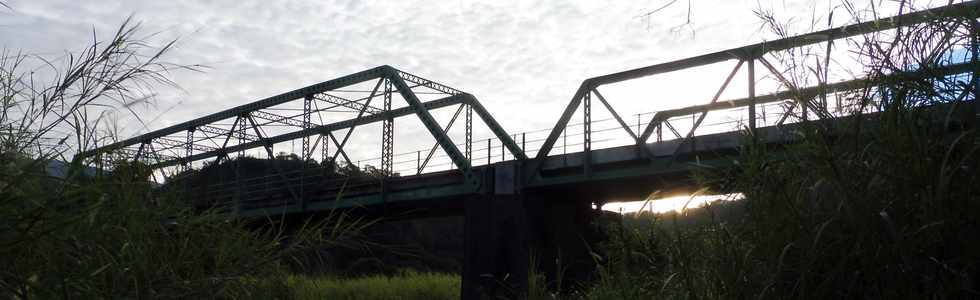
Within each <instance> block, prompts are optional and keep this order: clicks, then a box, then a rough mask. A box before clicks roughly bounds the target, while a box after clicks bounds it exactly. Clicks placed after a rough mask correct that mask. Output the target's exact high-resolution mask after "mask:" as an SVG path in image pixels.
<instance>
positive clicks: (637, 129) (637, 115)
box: [636, 114, 643, 133]
mask: <svg viewBox="0 0 980 300" xmlns="http://www.w3.org/2000/svg"><path fill="white" fill-rule="evenodd" d="M642 122H643V121H641V120H640V114H636V133H640V130H643V129H641V128H640V123H642Z"/></svg>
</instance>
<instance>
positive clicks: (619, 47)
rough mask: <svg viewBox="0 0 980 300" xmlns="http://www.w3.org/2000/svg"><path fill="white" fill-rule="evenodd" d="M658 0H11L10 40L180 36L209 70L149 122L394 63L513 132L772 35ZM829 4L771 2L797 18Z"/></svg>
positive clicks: (16, 43)
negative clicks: (643, 76) (587, 96)
mask: <svg viewBox="0 0 980 300" xmlns="http://www.w3.org/2000/svg"><path fill="white" fill-rule="evenodd" d="M662 2H663V1H615V2H612V1H610V2H599V1H571V2H566V1H552V2H547V3H539V2H531V1H500V0H490V1H462V0H461V1H453V2H444V1H434V2H426V1H355V0H350V1H312V0H310V1H287V2H268V1H257V0H226V1H213V2H204V1H188V0H179V1H125V0H116V1H75V0H45V1H10V2H9V3H8V4H10V5H11V6H12V7H13V8H14V11H13V12H9V11H8V12H3V13H2V15H0V43H2V44H3V45H4V46H5V47H7V48H12V49H24V50H25V51H30V52H40V53H59V52H60V51H62V50H63V49H73V48H77V47H78V46H80V45H84V44H85V43H86V42H87V41H89V39H90V38H91V36H90V34H91V29H92V28H93V27H94V29H95V30H97V31H98V32H100V33H101V34H102V35H103V36H105V35H108V34H110V32H111V31H112V30H114V29H115V27H116V26H118V25H119V23H120V22H121V21H122V20H123V19H124V18H125V17H126V16H127V15H129V14H135V16H136V18H137V19H139V20H142V21H143V22H144V24H145V26H146V29H147V30H146V32H147V33H152V32H160V36H161V37H162V38H164V39H165V38H172V37H180V38H181V42H180V44H179V47H178V48H177V49H176V50H175V51H174V52H173V53H171V56H170V59H171V60H173V61H175V62H179V63H203V64H206V65H209V66H211V67H212V69H210V70H208V71H207V72H206V73H186V72H182V73H176V74H174V80H175V81H176V82H177V83H179V84H180V85H181V86H182V87H183V88H184V91H172V90H162V91H160V92H161V97H160V102H159V105H158V106H157V107H156V108H154V109H150V110H149V111H147V112H146V115H155V114H160V113H161V112H162V111H166V113H165V114H164V115H161V116H159V117H152V118H145V119H147V120H149V119H156V121H155V123H153V124H150V127H151V129H156V128H162V127H165V126H167V125H172V124H175V123H178V122H181V121H185V120H189V119H192V118H196V117H200V116H203V115H205V114H208V113H212V112H216V111H218V110H221V109H224V108H229V107H233V106H236V105H241V104H244V103H247V102H249V101H253V100H257V99H261V98H264V97H267V96H270V95H274V94H278V93H281V92H284V91H288V90H292V89H295V88H298V87H301V86H304V85H308V84H312V83H315V82H320V81H324V80H328V79H331V78H334V77H338V76H342V75H345V74H348V73H352V72H356V71H360V70H364V69H367V68H371V67H374V66H377V65H382V64H390V65H393V66H395V67H397V68H400V69H402V70H404V71H407V72H410V73H414V74H418V75H421V76H424V77H426V78H429V79H432V80H435V81H439V82H442V83H445V84H448V85H450V86H453V87H455V88H458V89H460V90H464V91H467V92H470V93H473V94H475V95H476V96H477V97H478V98H479V99H480V100H481V101H482V102H483V104H484V105H485V106H486V107H487V108H488V109H489V110H490V111H491V112H492V113H493V114H494V116H495V117H496V118H497V120H498V121H499V122H500V123H501V124H502V125H503V126H504V127H505V128H506V129H507V130H509V131H510V132H512V133H516V132H520V131H523V130H532V129H539V128H550V127H551V126H553V124H554V122H555V121H556V120H557V119H558V116H559V115H560V114H561V111H562V109H564V107H565V104H566V103H567V101H568V100H569V98H570V96H571V95H572V93H574V91H575V89H576V88H577V87H578V85H579V83H580V82H581V81H582V80H583V79H586V78H588V77H592V76H597V75H602V74H605V73H610V72H615V71H620V70H625V69H630V68H636V67H641V66H645V65H650V64H654V63H660V62H666V61H668V60H672V59H678V58H683V57H688V56H693V55H697V54H702V53H707V52H711V51H717V50H722V49H726V48H731V47H736V46H741V45H747V44H751V43H755V42H759V41H762V40H763V39H765V38H767V37H768V36H766V35H765V34H762V33H760V32H759V31H758V28H759V21H758V20H757V19H756V18H755V17H754V16H753V12H752V10H753V9H754V8H755V7H756V6H757V1H755V0H738V1H728V0H716V1H694V2H693V5H694V6H693V7H692V11H691V18H692V20H693V24H691V26H690V27H688V28H687V29H685V30H680V31H679V32H674V30H673V29H674V28H675V27H676V26H677V25H680V24H683V23H684V22H685V20H686V18H687V14H688V11H687V7H686V4H684V3H681V2H683V1H681V2H678V4H677V5H675V6H673V7H670V8H668V9H666V10H664V11H662V12H658V13H657V14H655V15H652V16H650V17H648V18H637V16H638V15H641V14H642V13H643V12H645V11H649V10H651V9H653V8H656V7H659V6H660V5H662ZM827 3H828V1H824V0H821V1H814V0H786V1H782V0H780V1H762V5H763V7H767V8H768V7H772V8H773V9H775V10H777V11H779V12H780V13H782V14H785V16H787V17H796V18H797V19H801V20H809V18H810V15H811V13H812V8H813V7H816V9H817V10H818V15H819V14H821V13H823V12H825V11H826V7H828V4H827ZM770 38H771V37H770ZM672 85H673V86H674V87H675V88H677V89H678V90H684V89H692V88H696V86H694V85H693V83H683V84H672ZM610 98H612V97H610ZM644 99H645V98H637V99H610V100H611V101H612V102H614V105H621V106H623V107H625V108H626V109H625V111H621V113H622V114H623V115H631V114H634V113H638V112H641V111H645V110H650V109H651V108H650V107H645V105H647V103H646V102H644V101H646V100H644ZM617 101H619V102H618V103H617ZM699 101H702V100H699ZM678 105H682V104H678ZM128 128H138V127H136V126H128ZM417 134H424V133H417ZM364 147H366V148H364V149H374V148H372V147H375V146H364ZM365 151H375V150H365Z"/></svg>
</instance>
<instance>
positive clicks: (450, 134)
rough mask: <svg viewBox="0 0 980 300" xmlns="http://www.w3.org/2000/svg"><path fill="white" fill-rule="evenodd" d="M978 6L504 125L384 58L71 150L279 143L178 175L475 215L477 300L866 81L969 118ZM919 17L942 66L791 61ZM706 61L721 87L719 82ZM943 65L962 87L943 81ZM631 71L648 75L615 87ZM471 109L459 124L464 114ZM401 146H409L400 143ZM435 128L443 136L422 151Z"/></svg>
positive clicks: (650, 77) (601, 81) (201, 201)
mask: <svg viewBox="0 0 980 300" xmlns="http://www.w3.org/2000/svg"><path fill="white" fill-rule="evenodd" d="M978 11H980V2H977V1H971V2H964V3H960V4H954V5H950V6H945V7H940V8H935V9H930V10H923V11H918V12H914V13H910V14H905V15H900V16H896V17H891V18H887V19H880V20H875V21H870V22H864V23H859V24H853V25H849V26H845V27H839V28H832V29H827V30H822V31H817V32H813V33H809V34H805V35H801V36H796V37H790V38H783V39H778V40H773V41H769V42H764V43H759V44H754V45H749V46H744V47H739V48H733V49H728V50H724V51H719V52H714V53H709V54H704V55H699V56H694V57H690V58H685V59H681V60H677V61H673V62H667V63H661V64H655V65H650V66H646V67H641V68H636V69H632V70H626V71H622V72H617V73H612V74H608V75H603V76H598V77H593V78H589V79H586V80H585V81H583V82H582V84H581V85H580V86H579V88H578V89H577V90H576V91H575V93H574V95H573V96H572V98H571V101H569V103H568V105H567V106H566V107H565V109H564V111H563V112H562V114H561V116H560V118H559V119H558V121H557V122H556V123H555V125H554V127H553V128H551V129H543V130H531V131H526V132H521V133H517V134H511V133H508V132H507V131H506V130H504V129H503V128H502V127H501V126H500V124H498V122H497V121H496V120H495V119H494V117H493V115H492V114H491V113H490V112H489V111H487V109H485V108H484V107H483V105H481V104H480V101H478V100H477V98H476V97H475V96H473V95H471V94H468V93H466V92H463V91H460V90H458V89H455V88H452V87H449V86H447V85H444V84H440V83H437V82H435V81H432V80H429V79H426V78H423V77H420V76H417V75H413V74H410V73H407V72H404V71H401V70H398V69H396V68H394V67H391V66H380V67H377V68H373V69H370V70H366V71H362V72H359V73H355V74H351V75H347V76H343V77H340V78H336V79H333V80H328V81H324V82H321V83H318V84H314V85H310V86H307V87H303V88H300V89H296V90H293V91H289V92H286V93H283V94H279V95H276V96H272V97H269V98H265V99H262V100H259V101H255V102H251V103H248V104H244V105H241V106H238V107H234V108H230V109H227V110H224V111H220V112H217V113H213V114H210V115H207V116H204V117H201V118H197V119H194V120H190V121H187V122H183V123H180V124H177V125H173V126H170V127H167V128H163V129H160V130H156V131H153V132H150V133H147V134H143V135H140V136H136V137H133V138H130V139H127V140H123V141H119V142H116V143H113V144H109V145H105V146H103V147H100V148H98V149H94V150H91V151H87V152H83V153H79V154H78V155H76V160H78V161H81V162H82V163H85V164H89V165H96V166H100V167H101V168H104V169H111V167H112V166H111V164H112V163H113V162H117V161H121V160H122V161H139V162H142V163H144V164H146V165H149V166H151V167H152V168H154V169H155V170H158V171H157V173H158V174H162V175H165V176H167V177H169V178H168V180H167V181H168V182H170V180H176V179H179V178H181V177H184V178H187V177H193V175H194V174H198V172H201V170H203V169H208V168H214V167H215V166H221V165H234V166H237V165H239V164H240V163H244V161H245V159H243V158H242V157H245V156H253V157H254V156H258V157H265V158H268V159H269V160H267V161H271V162H272V163H269V164H267V165H263V166H262V167H261V168H260V169H262V170H261V172H260V173H259V174H254V173H253V174H248V172H247V170H239V168H238V167H234V169H235V171H234V172H231V173H229V172H225V173H222V172H216V173H214V174H212V175H208V176H198V177H208V178H203V179H198V180H197V182H198V183H197V184H193V185H189V186H187V187H184V188H177V190H178V191H182V192H183V194H182V195H183V197H184V198H186V199H187V200H188V201H191V202H193V203H194V204H195V205H197V206H199V207H207V208H213V207H218V208H219V209H224V210H225V211H227V212H229V213H231V214H233V215H235V216H242V217H270V216H294V215H316V214H317V213H319V212H323V211H330V210H333V209H337V208H363V209H365V210H367V211H374V212H380V213H381V214H382V215H384V216H391V215H392V214H401V216H405V217H410V218H411V217H420V216H425V215H446V214H449V215H464V216H465V217H466V218H465V220H466V229H465V234H466V235H467V242H466V246H465V249H466V258H465V260H466V261H465V262H464V270H463V281H464V282H463V295H464V297H465V298H475V297H476V296H474V295H477V294H478V292H477V291H476V289H477V288H476V287H477V286H481V285H486V284H489V283H486V282H483V281H482V280H483V279H480V278H483V275H484V274H496V275H495V276H497V275H499V276H501V277H500V278H504V279H503V280H512V281H514V282H516V284H517V285H518V286H519V285H520V282H521V280H524V279H526V278H523V279H522V277H521V276H525V275H526V274H527V269H526V263H527V261H528V259H527V258H528V257H527V256H528V255H529V254H528V253H529V250H528V249H530V248H536V249H539V250H540V249H544V250H541V251H539V252H538V253H537V255H539V256H541V257H539V258H542V257H543V259H539V260H540V261H554V260H553V259H551V260H549V257H552V258H553V257H556V255H559V254H558V253H557V252H556V251H557V250H555V249H562V250H561V251H562V253H561V255H562V257H563V259H567V260H568V261H573V260H576V259H577V260H582V261H586V262H589V261H591V258H590V256H589V254H588V252H586V250H581V249H580V248H582V247H581V245H580V244H581V235H579V234H580V233H582V232H584V231H586V230H587V229H585V227H584V226H585V225H583V224H587V223H588V222H589V220H590V218H591V217H590V216H592V215H591V214H590V213H589V211H591V209H592V208H591V204H593V203H596V204H599V205H601V203H603V202H604V201H621V200H629V199H641V198H642V197H645V196H647V194H649V193H650V192H651V191H653V190H662V191H685V190H691V189H694V188H696V187H695V186H694V184H693V183H692V182H691V180H690V179H689V178H690V176H689V175H690V173H691V171H692V170H695V169H698V168H706V167H707V168H726V167H730V166H732V164H733V160H732V158H731V156H732V155H734V154H737V152H738V149H739V147H741V146H742V145H743V141H744V140H745V138H746V137H745V136H746V135H745V132H749V133H750V136H752V137H753V138H756V139H758V140H757V141H761V142H764V143H769V144H773V145H780V144H786V143H792V142H794V141H796V140H797V139H799V135H797V134H794V133H793V131H794V130H795V129H796V128H797V126H800V124H802V123H803V122H804V121H807V120H808V119H813V120H814V121H815V122H837V121H839V120H840V119H841V118H849V117H848V116H849V115H851V113H852V112H854V110H855V109H863V110H866V112H867V113H868V114H866V115H873V114H874V113H876V111H875V109H876V108H875V107H873V106H872V107H864V106H862V107H860V108H856V107H851V106H848V105H847V104H846V102H847V101H843V102H842V101H840V99H843V98H845V97H850V96H854V92H855V91H865V92H867V91H873V95H861V96H863V97H871V98H874V97H887V96H888V93H889V90H888V89H887V88H886V89H881V88H876V87H878V86H879V84H880V83H883V82H892V83H894V82H915V83H917V84H930V85H933V86H935V87H936V88H937V90H940V89H949V90H950V92H937V94H936V95H931V96H930V97H939V98H944V99H945V98H948V99H945V100H946V101H947V102H950V103H952V102H971V103H974V105H961V106H962V107H961V108H966V109H968V110H971V111H972V115H975V114H976V112H977V111H980V109H978V108H977V107H976V103H977V101H975V99H977V94H978V91H980V89H978V88H977V87H980V80H978V79H980V76H977V75H978V74H980V63H978V56H980V55H978V52H980V50H978V42H977V39H978V38H977V36H978V34H977V32H976V28H978V27H980V25H978V24H977V21H976V19H977V16H978V15H980V14H978ZM924 24H933V25H935V24H946V25H948V26H957V28H959V29H958V30H965V31H967V32H968V33H969V34H968V36H970V37H971V38H967V39H963V40H961V41H959V42H961V43H962V45H955V46H951V47H950V48H949V51H950V55H944V56H942V57H941V58H940V59H937V61H936V62H935V63H934V66H932V67H931V68H919V67H918V66H914V67H911V68H909V70H905V71H895V72H890V73H887V74H875V77H874V78H842V79H840V80H829V79H828V77H827V75H826V73H827V72H829V71H826V70H825V71H823V72H824V74H822V76H821V75H818V76H821V77H822V79H823V80H819V81H818V83H817V84H807V81H806V80H800V79H799V77H797V76H795V75H796V74H795V73H793V66H791V65H787V64H786V63H785V62H786V59H785V58H786V57H793V56H794V55H801V54H806V53H808V52H806V51H807V49H812V48H818V49H820V50H819V51H820V52H821V53H825V54H826V57H825V58H822V59H826V63H825V65H830V64H829V62H830V58H829V57H830V54H831V50H832V49H833V48H835V47H836V46H834V45H840V44H846V41H848V40H849V39H860V38H861V37H865V36H868V35H879V34H884V35H887V34H889V32H894V31H897V30H902V29H904V28H912V27H915V26H918V25H924ZM842 40H844V41H845V42H844V43H841V41H842ZM835 43H836V44H835ZM824 51H826V52H824ZM838 51H840V50H838ZM843 52H846V51H843ZM956 53H959V54H962V55H959V56H957V55H953V54H956ZM803 57H807V56H806V55H803ZM956 57H959V58H956ZM856 65H857V66H858V67H860V65H861V64H860V62H857V63H856ZM760 67H761V68H760ZM757 69H761V70H757ZM692 70H693V71H694V72H695V73H694V74H695V75H694V76H693V77H688V78H687V79H684V80H686V81H684V80H681V81H669V80H668V81H667V83H666V84H667V89H669V88H670V87H671V86H672V85H678V84H681V83H692V84H691V85H689V86H695V87H696V88H694V89H690V88H688V89H685V90H683V91H681V92H680V93H675V94H674V95H679V96H678V97H684V99H664V98H665V97H667V95H670V93H667V92H666V91H665V90H657V91H654V92H651V91H650V90H651V88H650V87H652V86H655V85H656V84H657V83H660V84H663V83H664V82H665V80H664V79H662V77H663V76H667V75H670V74H673V73H683V72H689V71H692ZM818 74H819V73H818ZM713 76H714V78H717V81H718V83H719V85H718V86H712V85H710V84H709V82H711V81H712V80H713V79H711V78H712V77H713ZM668 77H669V76H668ZM682 78H683V77H682ZM740 78H741V79H740ZM950 78H952V79H954V80H953V81H956V82H960V83H964V82H965V84H962V85H961V86H958V85H957V84H953V85H949V84H946V85H943V84H937V83H936V82H951V81H950ZM629 84H633V86H634V87H638V88H634V89H633V90H632V91H633V92H632V93H629V92H626V93H624V92H619V96H614V94H616V91H617V89H619V91H622V90H623V89H625V90H629V89H627V88H623V86H629ZM738 85H741V87H737V88H736V87H735V86H738ZM957 86H958V87H959V89H956V87H957ZM950 88H952V89H950ZM600 89H602V90H603V92H600ZM675 89H676V88H675ZM954 90H955V92H953V91H954ZM636 91H640V93H637V92H636ZM699 92H707V94H705V95H707V97H706V99H705V100H707V101H702V102H686V101H688V100H686V99H688V97H692V96H693V95H697V94H698V93H699ZM732 94H734V95H735V96H731V95H732ZM607 95H608V96H609V97H608V98H607V97H606V96H607ZM725 95H729V96H726V97H723V96H725ZM621 98H626V99H625V100H628V101H629V102H626V103H632V104H637V103H639V104H647V103H651V104H653V103H663V102H665V100H671V101H673V102H672V103H678V102H677V101H685V103H696V104H693V105H687V106H682V107H679V108H668V109H659V110H658V111H655V112H642V113H635V114H631V115H622V114H620V113H619V112H618V111H617V109H616V108H615V107H614V105H613V104H623V103H624V102H616V101H617V100H620V101H622V100H621ZM596 107H598V109H595V108H596ZM474 113H475V117H474ZM460 117H462V119H463V120H462V123H463V124H462V126H461V127H462V128H460V126H455V127H454V125H456V123H458V122H457V120H458V119H459V118H460ZM573 118H580V119H578V120H580V121H575V122H573V121H572V120H573ZM634 118H635V122H634ZM974 118H975V116H974ZM440 119H443V121H442V122H440V121H439V120H440ZM474 121H477V122H474ZM413 125H414V126H415V127H414V128H416V129H413V127H412V126H413ZM355 131H357V134H354V132H355ZM403 132H404V133H405V134H401V133H403ZM396 133H399V134H396ZM478 134H482V136H481V137H479V138H475V137H474V136H475V135H478ZM297 143H298V144H299V147H298V148H299V149H296V146H295V145H296V144H297ZM398 143H401V145H410V146H411V147H413V148H404V146H402V147H403V148H399V149H403V150H400V151H399V150H396V145H399V144H398ZM424 143H431V144H432V146H431V147H425V148H421V149H419V148H417V147H419V145H423V144H424ZM412 145H414V146H412ZM277 149H279V151H277ZM283 149H286V150H288V151H282V150H283ZM404 149H411V151H404ZM277 152H280V153H277ZM294 152H296V153H298V154H297V155H295V156H292V157H293V158H288V157H291V155H288V154H289V153H294ZM283 153H285V154H286V155H283ZM365 153H368V155H367V156H365V155H364V154H365ZM284 156H285V157H284ZM253 161H254V160H253ZM345 170H346V171H345ZM351 170H353V171H351ZM363 170H366V171H363ZM200 174H203V173H200ZM202 182H203V183H202ZM555 245H559V246H560V247H559V246H555ZM547 249H551V250H547ZM575 249H579V250H581V251H578V250H575ZM501 251H502V252H507V253H509V254H506V255H502V254H500V252H501ZM549 251H550V252H549ZM549 253H550V254H549ZM548 255H551V256H548ZM585 265H588V263H585ZM501 266H509V267H501ZM521 266H524V267H521ZM502 268H503V269H502ZM569 270H572V271H574V270H575V267H574V266H573V267H571V269H569ZM502 272H503V273H506V274H511V275H514V274H517V275H516V276H510V277H508V276H507V275H506V274H503V273H502ZM573 273H574V272H573ZM521 274H525V275H521ZM506 278H510V279H506ZM524 282H526V280H524Z"/></svg>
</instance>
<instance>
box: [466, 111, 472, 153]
mask: <svg viewBox="0 0 980 300" xmlns="http://www.w3.org/2000/svg"><path fill="white" fill-rule="evenodd" d="M465 143H466V145H465V151H466V160H468V161H470V164H472V163H473V105H470V104H466V141H465Z"/></svg>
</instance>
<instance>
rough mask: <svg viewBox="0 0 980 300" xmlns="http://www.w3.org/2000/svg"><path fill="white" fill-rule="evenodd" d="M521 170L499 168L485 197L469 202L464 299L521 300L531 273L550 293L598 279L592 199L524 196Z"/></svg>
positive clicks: (487, 175) (553, 193)
mask: <svg viewBox="0 0 980 300" xmlns="http://www.w3.org/2000/svg"><path fill="white" fill-rule="evenodd" d="M516 166H517V165H516V164H512V163H511V164H500V165H496V166H494V167H493V169H490V170H488V171H487V172H486V173H485V174H484V176H485V177H484V184H485V185H486V186H485V187H486V188H485V191H484V193H483V195H480V196H477V197H472V198H470V199H466V204H465V226H466V228H465V230H464V232H465V235H466V236H465V239H464V240H465V242H464V243H465V245H464V260H463V274H462V281H463V282H462V290H461V298H462V299H484V298H496V297H505V298H508V299H520V298H522V296H523V295H525V294H526V293H527V289H528V279H529V278H528V275H529V271H530V270H531V268H532V267H533V268H535V270H536V271H538V273H539V274H543V275H544V276H545V279H546V281H547V282H546V284H547V285H548V287H549V288H550V289H557V288H566V287H568V286H570V285H571V284H573V283H574V282H582V281H584V280H587V279H588V277H589V276H591V275H592V274H593V273H594V270H595V264H594V260H593V259H592V255H591V252H590V251H591V249H592V246H593V245H590V243H594V241H595V238H594V237H595V236H596V235H595V234H594V230H593V229H592V228H594V227H593V226H592V221H593V220H594V219H595V218H594V216H595V213H594V211H593V210H592V208H591V201H590V199H588V196H587V195H579V196H573V195H570V193H562V192H558V191H522V190H520V189H519V188H517V184H516V182H517V181H516V180H517V176H516V175H517V172H516V170H517V167H516ZM532 262H534V264H535V265H534V266H532V265H531V263H532Z"/></svg>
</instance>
